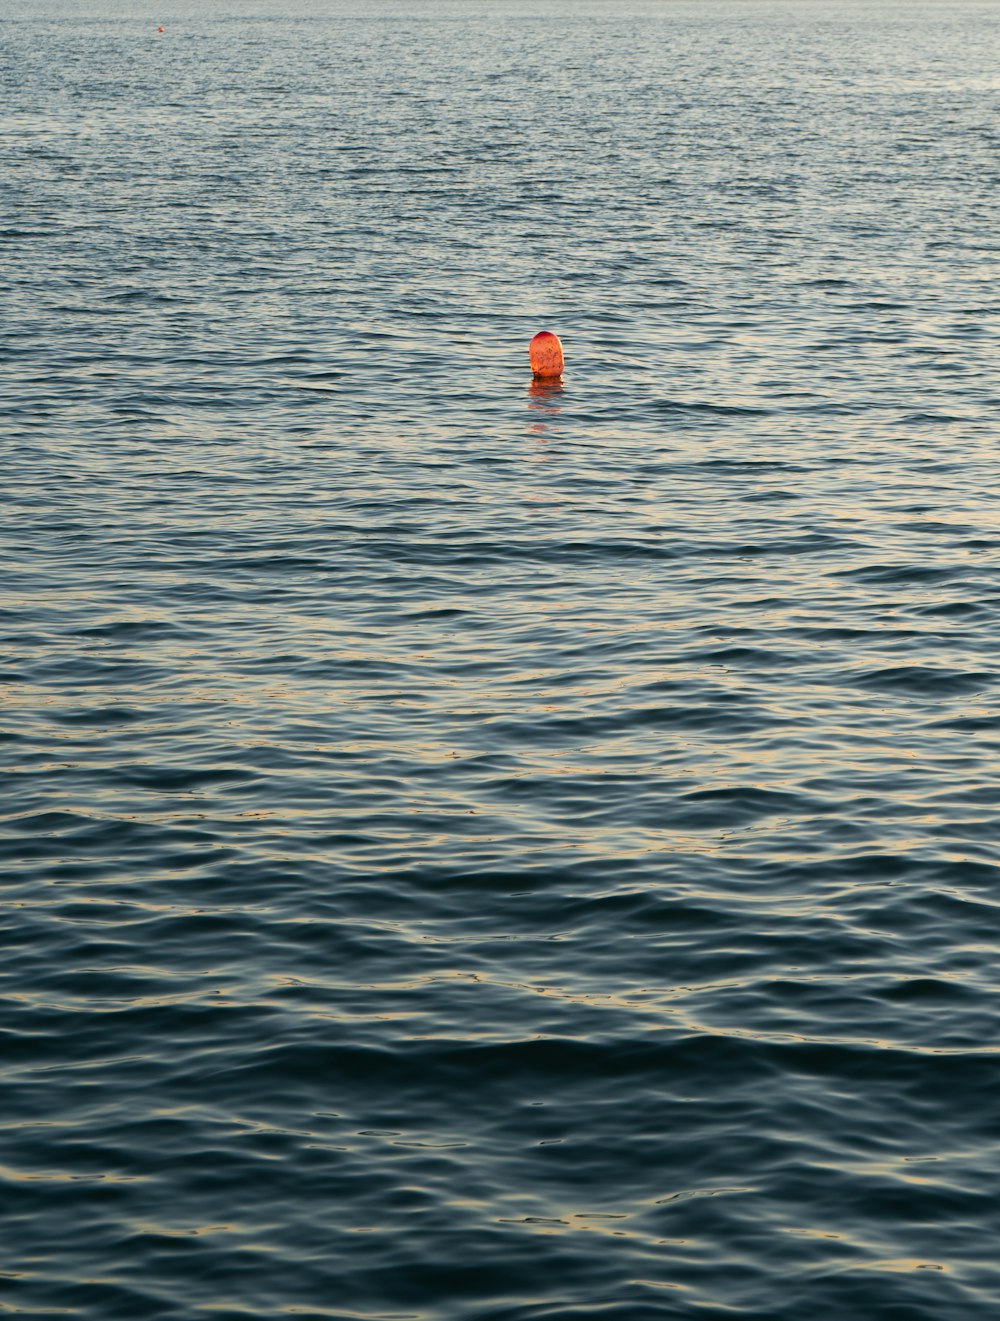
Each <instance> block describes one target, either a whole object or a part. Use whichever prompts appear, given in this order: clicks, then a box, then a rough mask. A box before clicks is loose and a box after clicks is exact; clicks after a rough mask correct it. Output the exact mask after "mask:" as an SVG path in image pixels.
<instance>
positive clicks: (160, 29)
mask: <svg viewBox="0 0 1000 1321" xmlns="http://www.w3.org/2000/svg"><path fill="white" fill-rule="evenodd" d="M156 30H157V32H165V31H166V28H157V29H156Z"/></svg>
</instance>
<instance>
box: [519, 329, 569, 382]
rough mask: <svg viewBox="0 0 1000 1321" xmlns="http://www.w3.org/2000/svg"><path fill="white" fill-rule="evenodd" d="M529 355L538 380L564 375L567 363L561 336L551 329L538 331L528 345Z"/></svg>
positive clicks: (533, 372) (533, 371)
mask: <svg viewBox="0 0 1000 1321" xmlns="http://www.w3.org/2000/svg"><path fill="white" fill-rule="evenodd" d="M528 356H529V357H530V358H531V371H532V374H533V375H534V376H535V379H536V380H552V379H554V378H555V377H558V376H562V374H563V367H564V366H565V365H566V363H565V359H564V358H563V347H562V345H561V344H560V343H559V336H558V335H553V333H552V331H551V330H540V331H539V332H538V334H537V335H536V336H535V338H534V339H533V340H532V341H531V343H530V344H529V345H528Z"/></svg>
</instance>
